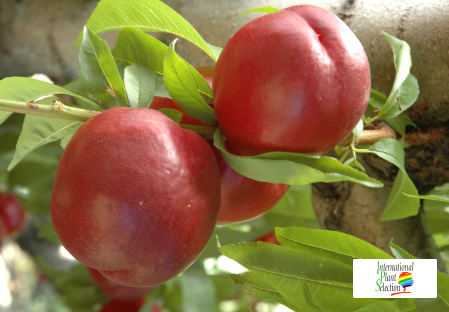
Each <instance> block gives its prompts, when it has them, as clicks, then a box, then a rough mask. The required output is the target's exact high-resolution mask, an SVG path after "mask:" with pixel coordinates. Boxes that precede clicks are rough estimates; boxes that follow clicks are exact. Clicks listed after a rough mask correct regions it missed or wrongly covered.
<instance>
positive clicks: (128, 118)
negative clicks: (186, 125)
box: [51, 107, 220, 287]
mask: <svg viewBox="0 0 449 312" xmlns="http://www.w3.org/2000/svg"><path fill="white" fill-rule="evenodd" d="M219 208H220V172H219V169H218V165H217V161H216V160H215V156H214V154H213V153H212V151H211V150H210V147H209V146H208V144H207V143H206V142H205V141H204V139H202V138H201V137H200V136H199V135H198V134H196V133H195V132H193V131H190V130H185V129H182V128H181V127H180V126H179V125H178V124H176V123H175V122H174V121H172V120H171V119H170V118H168V117H166V116H165V115H163V114H162V113H160V112H158V111H155V110H152V109H146V108H126V107H119V108H112V109H109V110H106V111H105V112H102V113H101V114H98V115H96V116H95V117H93V118H91V119H89V120H88V121H86V122H85V123H84V124H83V125H82V126H81V127H80V128H79V129H78V130H77V131H76V133H75V134H74V136H73V137H72V139H71V141H70V143H69V144H68V145H67V147H66V149H65V150H64V153H63V155H62V157H61V160H60V161H59V165H58V170H57V173H56V177H55V182H54V186H53V193H52V199H51V218H52V222H53V226H54V229H55V232H56V234H57V235H58V237H59V239H60V241H61V243H62V244H63V245H64V247H65V248H66V249H67V250H68V251H69V252H70V253H71V254H72V255H73V256H74V257H75V258H76V259H77V260H78V261H80V262H81V263H83V264H85V265H86V266H88V267H91V268H94V269H96V270H99V271H100V272H101V274H103V275H104V276H105V277H107V278H108V279H109V280H111V281H113V282H115V283H117V284H121V285H126V286H134V287H144V286H153V285H157V284H160V283H163V282H165V281H167V280H169V279H171V278H173V277H175V276H177V275H178V274H179V273H181V272H183V271H184V270H185V269H186V268H188V267H189V266H190V265H191V264H192V263H193V261H195V260H196V258H197V257H198V256H199V254H200V253H201V251H202V250H203V249H204V247H205V246H206V243H207V241H208V239H209V237H210V235H211V234H212V231H213V229H214V227H215V224H216V220H217V216H218V212H219Z"/></svg>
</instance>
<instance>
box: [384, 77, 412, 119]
mask: <svg viewBox="0 0 449 312" xmlns="http://www.w3.org/2000/svg"><path fill="white" fill-rule="evenodd" d="M418 96H419V85H418V79H416V77H415V76H413V75H412V74H408V76H407V78H406V79H405V81H404V82H403V83H402V84H401V86H400V87H399V89H398V92H397V95H396V97H397V98H398V100H399V101H398V103H397V104H395V105H393V106H392V107H391V108H390V109H389V110H388V111H387V112H386V113H385V115H384V116H383V118H394V117H396V116H398V115H400V114H401V113H402V112H404V111H405V110H407V109H408V108H409V107H410V106H412V105H413V103H415V102H416V100H417V99H418Z"/></svg>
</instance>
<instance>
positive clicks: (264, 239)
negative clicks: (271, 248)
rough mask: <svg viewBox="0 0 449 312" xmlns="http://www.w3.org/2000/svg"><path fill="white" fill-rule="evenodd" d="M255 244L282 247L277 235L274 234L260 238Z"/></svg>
mask: <svg viewBox="0 0 449 312" xmlns="http://www.w3.org/2000/svg"><path fill="white" fill-rule="evenodd" d="M254 241H255V242H265V243H270V244H274V245H280V244H279V241H278V239H277V238H276V235H275V234H274V233H273V232H270V233H268V234H267V235H264V236H262V237H259V238H257V239H255V240H254Z"/></svg>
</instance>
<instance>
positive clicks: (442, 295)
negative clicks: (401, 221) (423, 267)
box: [390, 241, 449, 312]
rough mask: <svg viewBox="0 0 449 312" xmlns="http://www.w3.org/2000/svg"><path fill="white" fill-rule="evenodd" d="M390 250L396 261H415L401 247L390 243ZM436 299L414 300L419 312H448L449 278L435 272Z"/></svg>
mask: <svg viewBox="0 0 449 312" xmlns="http://www.w3.org/2000/svg"><path fill="white" fill-rule="evenodd" d="M390 248H391V251H392V252H393V254H394V256H395V257H396V259H417V258H416V257H415V256H413V255H411V254H409V253H408V252H407V251H405V250H404V249H402V248H401V247H399V246H397V245H395V244H393V242H392V241H390ZM437 283H438V287H437V298H415V299H413V300H415V304H416V307H417V308H418V310H419V311H429V312H433V311H449V291H448V290H449V276H448V275H446V274H443V273H441V272H437Z"/></svg>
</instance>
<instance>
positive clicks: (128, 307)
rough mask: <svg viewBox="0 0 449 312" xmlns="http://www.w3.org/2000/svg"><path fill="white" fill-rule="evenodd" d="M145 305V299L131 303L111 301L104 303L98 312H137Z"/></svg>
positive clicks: (138, 299)
mask: <svg viewBox="0 0 449 312" xmlns="http://www.w3.org/2000/svg"><path fill="white" fill-rule="evenodd" d="M144 303H145V298H137V299H134V300H131V301H120V300H111V301H109V302H106V303H105V304H104V305H103V307H102V308H101V309H100V310H99V311H98V312H138V311H139V310H140V308H141V307H142V306H143V304H144Z"/></svg>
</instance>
